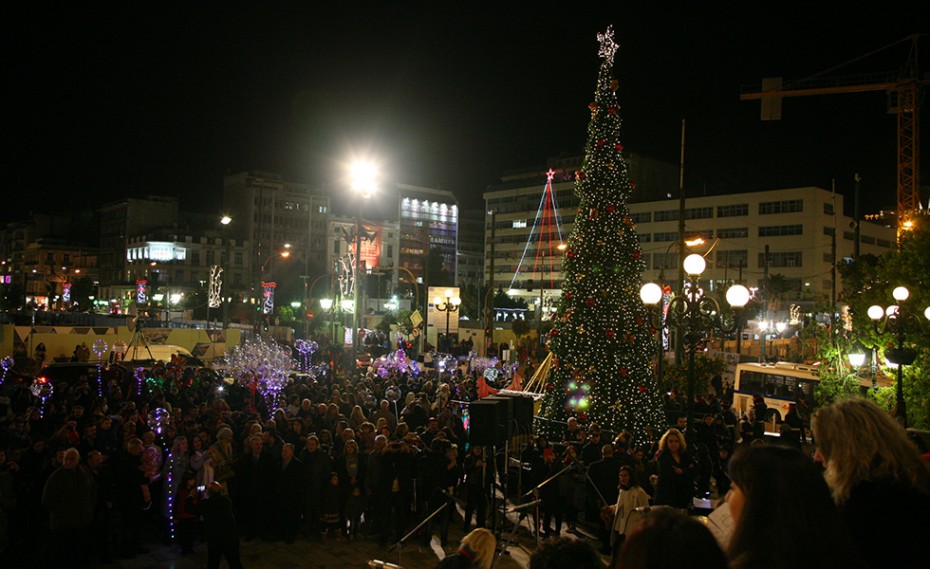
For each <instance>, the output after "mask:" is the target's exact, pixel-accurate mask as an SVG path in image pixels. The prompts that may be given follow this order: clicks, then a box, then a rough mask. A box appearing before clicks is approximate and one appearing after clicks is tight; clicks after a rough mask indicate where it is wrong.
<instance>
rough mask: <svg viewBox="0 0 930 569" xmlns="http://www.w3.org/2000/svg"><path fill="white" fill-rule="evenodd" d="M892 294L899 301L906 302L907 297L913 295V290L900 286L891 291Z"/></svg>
mask: <svg viewBox="0 0 930 569" xmlns="http://www.w3.org/2000/svg"><path fill="white" fill-rule="evenodd" d="M891 296H893V297H894V299H895V300H897V301H898V302H904V301H905V300H907V297H909V296H911V291H909V290H907V287H903V286H899V287H895V289H894V290H893V291H891Z"/></svg>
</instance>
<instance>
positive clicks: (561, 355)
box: [537, 27, 665, 442]
mask: <svg viewBox="0 0 930 569" xmlns="http://www.w3.org/2000/svg"><path fill="white" fill-rule="evenodd" d="M598 40H599V41H600V43H601V47H600V56H601V57H603V58H604V62H603V64H602V65H601V67H600V72H599V74H598V80H597V91H596V93H595V98H594V102H593V103H591V104H590V105H589V106H588V108H589V109H590V110H591V122H590V123H589V124H588V140H587V143H586V145H585V158H584V163H583V165H582V168H581V170H579V171H577V172H576V173H575V194H576V195H577V196H578V198H579V206H578V213H577V215H576V217H575V226H574V229H573V230H572V233H571V235H570V237H569V241H568V248H567V250H566V252H565V260H564V263H563V275H564V281H563V285H562V290H563V293H562V300H561V302H560V305H559V310H558V313H557V318H556V322H555V324H554V326H553V328H552V331H551V332H550V333H549V343H548V345H549V349H550V351H551V352H552V354H553V356H554V364H553V371H552V372H551V375H550V377H549V382H548V383H547V384H546V386H545V390H546V392H545V395H544V397H543V401H542V408H541V412H540V414H541V416H542V417H543V418H544V419H547V420H541V421H540V422H539V424H538V425H537V427H538V429H537V430H538V431H539V432H541V433H544V434H549V435H550V436H557V435H561V433H562V429H563V428H564V427H563V426H562V424H561V422H563V421H566V420H567V419H568V418H569V417H571V416H575V417H577V418H578V419H579V421H580V422H581V423H590V422H594V421H596V422H597V424H598V425H600V426H601V428H603V429H607V430H610V431H613V432H619V431H620V430H627V431H630V432H631V433H632V434H633V438H634V441H636V442H642V441H644V440H645V439H646V435H645V431H646V428H647V427H649V426H654V427H661V426H662V425H663V424H664V421H665V419H664V414H663V410H662V400H661V396H660V394H659V392H658V388H657V383H656V380H655V376H654V374H653V370H652V360H653V357H654V356H655V355H656V351H657V348H656V343H655V341H654V337H653V336H654V333H655V330H654V329H652V328H651V326H650V324H649V318H648V317H647V313H646V309H645V307H644V306H643V303H642V301H641V300H640V298H639V289H640V284H641V281H642V273H643V271H644V270H645V268H646V267H645V263H644V261H643V259H642V258H641V256H642V255H641V251H640V247H639V237H638V236H637V234H636V230H635V226H634V223H633V220H632V219H631V218H630V215H629V209H628V208H627V199H628V198H629V196H630V192H631V191H632V189H633V183H632V182H631V181H630V178H629V174H628V172H627V166H626V162H625V161H624V159H623V156H622V154H621V151H622V150H623V145H622V144H621V143H620V124H621V121H620V112H619V111H620V105H619V103H618V102H617V89H618V87H619V84H618V82H617V81H616V80H615V79H614V78H613V75H612V67H613V58H614V54H615V52H616V50H617V44H616V43H614V41H613V30H612V29H611V28H609V27H608V28H607V32H606V33H604V34H598Z"/></svg>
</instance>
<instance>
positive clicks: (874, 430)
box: [811, 397, 930, 568]
mask: <svg viewBox="0 0 930 569" xmlns="http://www.w3.org/2000/svg"><path fill="white" fill-rule="evenodd" d="M811 428H812V430H813V432H814V440H815V441H816V442H817V451H816V453H815V455H814V458H815V459H816V460H818V461H820V462H822V463H823V465H824V466H825V467H826V472H825V474H824V476H825V478H826V481H827V484H828V485H829V487H830V491H831V492H832V494H833V500H834V501H835V502H836V505H837V506H838V507H839V510H840V515H841V516H842V519H843V521H844V522H845V524H846V528H847V529H848V530H849V532H850V534H851V535H852V537H853V540H854V541H855V543H856V545H857V547H858V551H859V552H860V553H861V554H862V557H863V558H864V559H865V561H866V563H867V564H868V565H869V566H870V567H895V568H900V567H918V566H920V567H926V564H927V556H928V554H927V547H926V541H927V536H930V471H928V469H927V466H926V464H925V463H923V462H922V461H921V459H920V455H919V453H918V450H917V447H916V446H914V445H913V444H912V443H911V442H910V440H908V437H907V433H906V431H905V430H904V429H903V428H902V427H901V425H899V424H898V423H897V422H896V421H895V420H894V419H892V418H891V417H890V416H889V415H888V414H886V413H885V412H884V411H882V410H881V409H880V408H879V407H878V406H877V405H875V404H874V403H872V402H871V401H869V400H867V399H863V398H858V397H857V398H848V399H841V400H839V401H837V402H835V403H833V404H832V405H830V406H827V407H823V408H821V409H818V410H817V411H816V412H815V413H814V415H813V417H812V419H811ZM920 559H923V561H922V562H921V561H919V560H920Z"/></svg>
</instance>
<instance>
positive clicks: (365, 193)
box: [351, 162, 378, 365]
mask: <svg viewBox="0 0 930 569" xmlns="http://www.w3.org/2000/svg"><path fill="white" fill-rule="evenodd" d="M351 174H352V189H353V190H354V191H355V193H356V194H357V195H358V196H359V197H361V198H364V199H362V200H358V211H357V212H356V215H355V260H354V262H353V263H352V264H353V267H352V299H353V300H354V304H355V306H354V309H353V312H352V354H353V356H354V357H353V365H356V364H355V362H358V345H359V341H358V328H359V314H360V310H361V307H360V306H359V288H360V279H361V266H362V264H361V263H362V261H361V256H362V205H363V204H364V203H365V200H366V199H368V198H370V197H371V196H372V195H373V194H374V193H375V187H376V183H377V174H378V172H377V169H376V168H375V165H374V164H372V163H370V162H355V163H354V164H353V165H352V172H351Z"/></svg>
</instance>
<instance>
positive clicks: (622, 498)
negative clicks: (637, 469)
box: [610, 465, 649, 555]
mask: <svg viewBox="0 0 930 569" xmlns="http://www.w3.org/2000/svg"><path fill="white" fill-rule="evenodd" d="M618 477H619V489H620V493H619V494H618V495H617V503H616V504H615V505H614V506H613V516H614V521H613V524H611V533H610V547H611V551H612V553H613V554H614V555H616V553H617V552H618V551H619V550H620V547H621V546H622V545H623V541H624V539H626V536H627V535H629V534H630V533H631V532H632V531H633V530H634V529H635V528H636V526H637V525H638V524H639V522H640V520H641V518H642V511H643V510H642V509H641V508H646V507H648V506H649V495H648V494H646V491H645V490H643V489H642V488H641V487H640V485H639V482H637V480H636V475H635V474H634V473H633V467H632V466H628V465H623V466H621V467H620V472H619V475H618ZM637 508H640V510H638V511H637Z"/></svg>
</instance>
